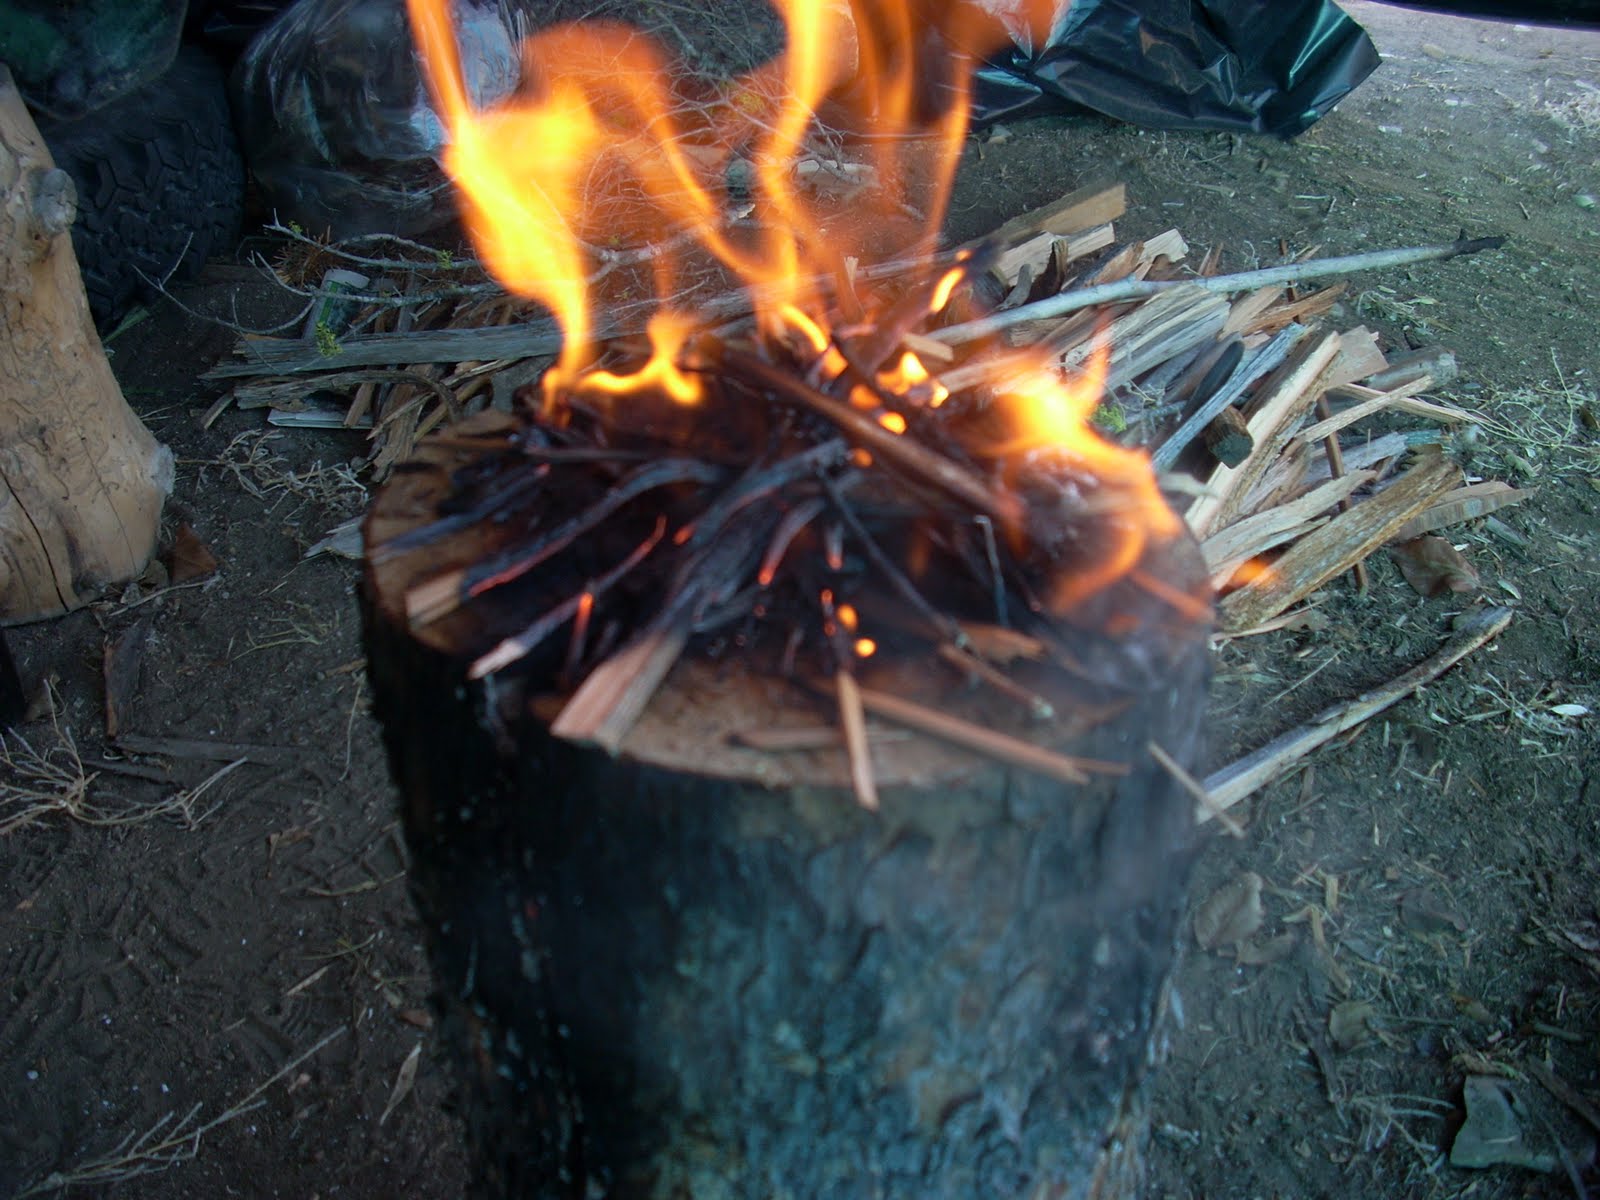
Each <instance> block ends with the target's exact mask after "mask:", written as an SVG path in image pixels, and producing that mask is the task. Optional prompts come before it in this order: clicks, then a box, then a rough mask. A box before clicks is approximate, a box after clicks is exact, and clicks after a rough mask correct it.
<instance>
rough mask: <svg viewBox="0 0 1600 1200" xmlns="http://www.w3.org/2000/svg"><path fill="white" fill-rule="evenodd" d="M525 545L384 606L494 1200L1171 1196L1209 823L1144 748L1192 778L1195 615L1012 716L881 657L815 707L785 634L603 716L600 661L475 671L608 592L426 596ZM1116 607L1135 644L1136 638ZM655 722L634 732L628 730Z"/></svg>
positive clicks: (623, 670) (678, 666) (410, 808)
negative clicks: (409, 601)
mask: <svg viewBox="0 0 1600 1200" xmlns="http://www.w3.org/2000/svg"><path fill="white" fill-rule="evenodd" d="M463 441H464V439H461V438H457V439H455V441H454V443H453V447H452V446H451V445H442V444H437V445H425V448H424V451H423V459H422V462H421V463H419V464H416V465H414V466H413V467H411V468H409V469H408V470H407V471H405V472H403V473H401V474H399V475H397V476H396V478H395V480H394V481H393V482H391V483H390V484H389V485H388V486H387V487H386V488H385V489H384V490H383V491H382V492H381V493H380V494H379V495H378V497H377V498H376V500H375V502H374V506H373V509H372V512H371V515H370V516H369V519H368V524H367V529H366V534H367V544H368V545H369V546H374V547H380V546H382V545H384V544H385V543H391V542H392V541H393V539H394V538H396V537H397V536H400V535H403V534H405V533H406V532H407V531H408V530H412V529H414V528H415V527H416V525H417V524H418V522H419V521H421V520H423V519H426V517H427V515H428V514H431V513H433V512H434V511H435V509H436V507H437V505H438V503H439V501H440V500H441V499H443V498H444V497H445V496H446V495H447V494H448V493H449V490H450V480H451V478H452V476H453V475H456V474H457V473H458V472H459V471H460V470H461V469H462V468H464V467H466V466H468V464H469V463H470V461H472V456H473V454H475V453H479V452H476V451H472V450H469V449H462V448H461V446H462V444H463ZM496 536H497V534H496V531H495V528H494V526H493V523H489V524H488V526H487V527H478V526H472V527H467V528H464V529H461V530H459V531H458V532H456V533H454V534H452V536H450V537H448V538H446V539H444V540H443V541H441V542H438V543H435V544H433V545H430V546H428V547H427V548H426V549H425V550H422V551H417V552H414V553H401V554H394V555H385V554H382V553H379V554H377V555H375V556H374V557H373V558H372V559H369V562H368V565H367V569H366V580H365V588H364V614H365V628H366V640H367V648H368V657H369V664H370V669H371V677H372V680H373V684H374V692H375V696H376V703H377V708H378V712H379V715H380V717H381V719H382V722H383V727H384V731H385V737H386V740H387V743H388V747H389V752H390V761H391V764H392V766H393V769H394V773H395V777H396V780H397V783H398V784H399V788H400V792H401V795H402V800H403V806H404V812H405V828H406V832H407V838H408V841H409V843H410V846H411V849H412V858H413V872H412V874H413V884H414V889H413V890H414V895H415V896H416V898H417V901H418V904H419V907H420V909H421V911H422V915H423V918H424V924H425V926H426V928H427V930H428V939H429V945H430V952H431V955H432V960H433V964H434V971H435V977H436V983H437V987H438V995H439V999H440V1003H441V1007H442V1011H443V1014H444V1016H443V1022H442V1032H443V1037H444V1039H445V1041H446V1044H447V1045H448V1046H450V1047H451V1050H452V1052H453V1054H454V1057H455V1059H456V1062H457V1065H458V1067H459V1068H460V1070H461V1071H462V1074H463V1078H464V1081H465V1084H466V1091H467V1096H468V1099H467V1103H466V1105H465V1108H466V1112H467V1121H468V1128H469V1133H470V1135H471V1138H472V1142H473V1145H474V1147H475V1150H476V1155H477V1161H478V1165H479V1168H480V1170H481V1171H482V1174H483V1179H484V1181H485V1183H486V1184H487V1185H488V1187H489V1190H490V1191H491V1192H498V1193H499V1194H504V1195H514V1194H516V1195H520V1194H561V1195H565V1194H568V1193H567V1191H565V1190H562V1189H564V1188H565V1187H567V1185H565V1184H563V1185H559V1186H558V1185H557V1183H556V1181H557V1180H560V1179H567V1180H569V1181H570V1180H576V1181H577V1182H576V1183H573V1184H572V1185H571V1186H573V1187H575V1188H576V1189H577V1190H576V1192H574V1193H572V1194H578V1195H581V1194H583V1187H584V1186H585V1184H586V1182H589V1181H598V1180H599V1179H600V1178H601V1177H602V1176H603V1177H604V1178H606V1179H607V1180H609V1183H608V1184H607V1186H608V1187H610V1188H611V1189H612V1191H613V1193H614V1194H619V1195H626V1196H629V1197H633V1198H635V1200H656V1198H661V1200H665V1198H666V1197H669V1196H677V1195H683V1194H690V1195H695V1196H697V1197H721V1196H727V1197H737V1196H746V1195H754V1194H761V1195H769V1194H776V1193H778V1192H787V1193H788V1194H793V1195H797V1196H799V1195H807V1196H813V1195H830V1194H831V1195H851V1194H855V1193H854V1192H853V1191H852V1190H851V1189H853V1188H855V1187H856V1185H857V1184H859V1182H860V1181H861V1180H866V1179H871V1180H873V1181H874V1188H875V1191H874V1194H875V1195H881V1196H884V1197H888V1198H891V1200H909V1198H910V1197H914V1196H925V1195H1028V1194H1054V1193H1055V1192H1057V1191H1059V1192H1061V1193H1062V1194H1086V1195H1090V1194H1094V1183H1093V1181H1094V1180H1095V1179H1096V1178H1110V1177H1116V1178H1126V1177H1127V1176H1128V1174H1129V1172H1130V1171H1133V1170H1135V1169H1136V1162H1135V1164H1134V1165H1133V1166H1130V1153H1131V1158H1132V1160H1136V1159H1137V1145H1138V1140H1139V1138H1138V1136H1137V1123H1138V1109H1137V1105H1136V1103H1132V1102H1131V1101H1132V1100H1136V1099H1137V1095H1138V1087H1137V1080H1138V1079H1139V1078H1140V1076H1141V1075H1142V1074H1143V1072H1144V1068H1145V1064H1146V1061H1147V1056H1148V1052H1149V1040H1150V1037H1151V1034H1152V1031H1153V1029H1154V1025H1155V1020H1156V1012H1157V1009H1158V1004H1159V995H1160V990H1161V983H1162V980H1163V979H1164V977H1165V973H1166V970H1167V968H1168V963H1169V956H1170V953H1171V948H1172V946H1173V944H1174V938H1175V934H1176V929H1177V919H1178V913H1179V912H1180V911H1181V906H1182V900H1183V891H1184V880H1185V876H1186V869H1185V868H1186V865H1187V862H1188V860H1189V855H1190V852H1191V849H1190V836H1191V833H1192V829H1193V814H1192V808H1193V805H1192V801H1191V800H1190V799H1189V798H1188V796H1187V795H1186V794H1184V793H1183V792H1182V791H1181V789H1179V788H1178V787H1177V786H1176V784H1175V783H1174V782H1173V777H1172V775H1171V774H1170V773H1169V772H1168V771H1167V770H1166V769H1165V768H1163V767H1162V766H1161V765H1160V764H1159V763H1158V762H1157V761H1156V760H1155V758H1153V757H1152V756H1150V755H1149V754H1148V753H1146V752H1145V750H1144V748H1145V747H1146V745H1147V744H1148V743H1149V742H1150V741H1156V742H1158V743H1159V744H1161V745H1162V746H1163V747H1165V748H1166V749H1167V750H1168V751H1170V752H1171V753H1173V754H1174V755H1176V756H1177V757H1179V758H1181V759H1184V760H1187V761H1192V757H1193V755H1194V752H1195V744H1196V741H1197V738H1198V733H1199V722H1200V713H1201V709H1202V705H1201V703H1200V700H1201V697H1202V695H1203V692H1204V686H1205V677H1206V671H1207V656H1206V646H1205V637H1204V634H1205V629H1204V628H1203V626H1202V624H1201V622H1200V620H1199V619H1198V618H1197V615H1196V614H1195V613H1194V612H1192V611H1190V612H1178V611H1175V610H1174V609H1173V608H1172V607H1171V604H1170V597H1168V598H1165V599H1164V598H1163V597H1162V596H1161V595H1160V594H1158V591H1157V590H1146V589H1143V588H1141V587H1140V586H1139V585H1138V584H1137V583H1135V582H1130V583H1128V584H1127V587H1128V588H1129V589H1131V590H1128V591H1122V592H1119V593H1118V594H1116V595H1108V596H1105V597H1103V598H1101V600H1100V601H1099V602H1098V607H1096V606H1094V605H1091V606H1089V607H1087V608H1086V609H1085V611H1083V612H1082V613H1079V614H1076V617H1077V621H1078V623H1077V624H1067V623H1061V624H1060V625H1058V626H1056V627H1053V628H1051V629H1049V630H1046V631H1041V632H1040V636H1039V637H1034V638H1030V639H1026V640H1027V643H1028V645H1029V646H1031V647H1032V650H1033V654H1032V656H1031V657H1021V658H1015V657H1013V658H1010V659H1002V660H1001V661H1006V662H1007V665H1008V669H1010V670H1013V671H1015V672H1017V675H1018V677H1019V678H1020V679H1021V680H1022V681H1023V683H1024V684H1025V686H1024V687H1021V688H1018V689H1017V690H1016V691H1015V693H1014V694H1013V693H1008V692H1005V691H1001V690H996V689H991V688H989V687H987V686H985V685H983V683H982V681H981V679H980V680H979V681H978V682H977V683H973V682H971V680H972V679H973V678H974V677H973V676H971V675H970V674H969V673H968V672H965V671H961V670H958V669H956V668H954V667H952V666H951V665H950V664H949V662H948V661H947V660H946V659H944V658H941V657H940V656H938V655H937V654H931V653H930V654H926V655H923V656H922V657H921V658H916V659H907V658H904V657H902V658H896V657H895V656H893V655H890V654H886V653H879V654H878V655H876V656H874V657H872V658H870V659H867V660H864V661H860V662H857V663H855V664H854V665H853V668H852V673H851V676H849V677H848V678H850V683H849V684H847V685H845V686H844V688H843V689H842V692H843V693H844V695H843V698H842V699H841V688H840V687H839V685H838V683H837V678H836V677H834V676H832V675H830V674H829V673H828V671H827V670H824V669H820V668H821V664H810V665H809V666H808V665H807V664H805V663H801V664H799V667H798V668H797V670H796V672H795V675H796V676H797V677H798V678H791V677H788V676H786V674H785V671H784V668H783V659H784V655H783V654H782V650H783V645H784V638H783V636H782V633H781V631H779V632H778V633H776V634H771V633H769V634H767V635H766V636H765V637H763V636H761V635H759V633H757V634H752V635H750V636H749V637H748V638H744V639H731V638H730V639H729V640H728V641H727V642H726V643H725V644H724V645H723V646H722V649H721V652H720V653H712V652H710V648H709V647H708V645H707V639H705V638H704V637H702V638H688V639H685V638H683V637H682V636H681V635H678V634H673V633H671V632H669V633H668V634H666V635H664V636H659V637H649V636H646V637H643V638H639V639H638V640H635V641H633V642H631V643H630V642H629V641H628V640H627V638H626V636H625V635H623V636H620V637H619V639H618V640H619V643H620V645H621V650H620V653H619V652H616V651H613V653H612V655H611V657H610V658H609V659H608V660H607V661H608V662H609V663H615V664H619V665H618V666H616V667H615V668H614V669H613V670H610V671H607V670H606V668H602V669H601V672H599V673H598V675H599V679H598V681H596V677H595V676H591V680H590V683H587V684H585V685H583V686H582V687H580V688H578V689H577V690H576V693H575V694H574V693H573V691H572V688H571V685H570V683H568V684H566V685H562V684H560V682H559V677H560V675H561V673H562V670H563V667H562V664H563V663H564V662H565V661H566V660H567V659H568V658H569V657H570V655H569V654H567V653H566V652H565V648H564V647H562V648H561V649H558V650H556V651H553V652H552V653H550V654H548V655H546V656H545V658H544V660H543V664H544V665H543V666H541V667H540V668H539V669H538V670H533V669H532V668H530V667H528V666H527V665H526V664H521V665H519V666H518V667H516V668H512V669H506V670H503V671H499V672H494V673H488V674H486V675H485V676H484V677H483V678H481V679H476V680H473V679H471V678H469V673H470V671H471V665H472V663H474V662H475V661H477V660H478V659H479V658H480V657H481V656H482V655H483V654H484V653H487V652H489V651H492V650H493V649H494V647H496V646H498V645H500V644H502V643H503V642H504V641H505V639H506V638H508V637H510V636H513V635H514V634H515V633H516V632H517V631H518V630H519V629H521V628H525V627H526V626H527V624H528V622H529V621H530V620H533V619H535V618H537V617H538V616H539V614H542V613H549V612H551V611H554V610H557V609H558V608H559V606H560V604H561V603H562V602H563V601H564V600H566V599H567V589H570V588H572V587H574V586H577V587H584V586H588V585H587V584H586V583H585V580H592V579H594V578H595V576H594V575H593V574H592V573H585V574H582V575H580V576H579V577H578V579H577V583H576V585H574V583H573V580H572V578H571V577H570V576H563V575H562V574H561V573H560V572H559V571H554V572H550V573H548V574H542V572H543V568H541V571H535V572H530V573H529V574H528V576H526V577H524V578H520V579H518V580H517V581H516V582H515V583H512V584H508V585H507V586H506V587H504V588H501V589H496V591H495V592H494V593H489V594H486V595H484V596H480V597H477V598H474V599H473V600H472V601H471V602H469V603H467V604H464V605H462V606H461V607H459V608H457V609H455V610H452V611H450V612H448V613H445V614H443V615H441V616H440V617H439V618H438V619H436V620H433V621H430V622H427V623H425V624H422V625H416V624H414V623H413V622H412V621H411V620H409V619H408V616H407V612H406V599H405V598H406V596H407V595H408V594H409V593H411V592H412V591H413V590H414V589H415V587H416V586H417V585H418V584H419V583H421V582H423V581H425V580H426V579H427V578H432V577H449V576H451V575H452V573H456V575H455V577H457V578H459V577H460V575H459V573H461V572H469V571H470V568H471V566H472V564H473V563H474V562H476V561H477V560H479V559H480V558H481V557H483V556H485V555H487V554H490V553H492V552H493V551H494V549H495V538H496ZM636 536H637V531H635V532H633V533H630V534H629V535H628V536H626V537H618V538H617V539H616V540H617V541H618V542H619V543H620V544H623V545H628V544H632V539H633V538H634V537H636ZM1151 553H1152V554H1155V555H1157V556H1158V558H1159V561H1150V562H1147V563H1146V564H1144V570H1145V572H1146V573H1148V575H1149V576H1150V577H1152V578H1160V579H1167V580H1179V581H1181V580H1196V581H1198V580H1200V579H1201V578H1202V577H1203V564H1202V563H1201V561H1200V559H1199V556H1198V554H1197V552H1196V550H1195V548H1194V547H1193V545H1192V544H1191V543H1189V542H1187V541H1176V542H1173V543H1170V544H1169V545H1167V546H1165V547H1163V548H1161V549H1159V550H1152V551H1151ZM601 557H604V556H601ZM499 593H505V594H504V595H501V594H499ZM1113 615H1115V616H1119V617H1126V616H1129V615H1134V616H1136V618H1137V619H1135V620H1133V621H1132V623H1131V625H1130V626H1128V627H1126V628H1125V629H1124V632H1123V633H1122V634H1121V635H1120V636H1112V635H1110V634H1109V633H1107V632H1106V631H1107V629H1108V628H1118V626H1115V625H1114V623H1113V622H1112V621H1111V618H1112V616H1113ZM876 616H877V614H874V613H868V612H865V611H864V612H863V620H867V619H872V618H875V617H876ZM594 636H599V634H594ZM1041 639H1042V640H1041ZM663 646H670V648H671V654H670V655H669V654H667V652H666V650H664V649H663V648H662V647H663ZM663 663H664V664H665V666H666V667H667V668H669V669H667V670H666V671H665V675H664V678H662V679H660V680H659V686H658V685H657V684H658V681H657V680H655V679H652V678H650V676H651V675H652V674H653V672H654V671H655V670H656V669H657V668H660V667H661V666H662V665H663ZM857 677H858V678H859V686H858V685H857ZM591 687H592V688H593V689H594V694H593V695H586V693H588V692H589V691H590V689H591ZM640 694H643V695H645V697H646V700H647V702H645V703H643V704H642V706H641V707H640V709H639V711H638V713H637V719H636V720H630V722H629V723H628V728H627V729H626V731H625V732H623V733H621V734H618V733H617V731H616V729H615V728H613V727H611V726H610V725H609V724H608V720H609V718H610V716H611V715H613V714H615V713H616V712H617V711H619V705H620V706H621V707H623V708H625V707H626V706H627V705H628V704H631V703H632V700H631V699H629V697H633V698H634V699H637V697H638V695H640ZM1041 696H1042V697H1044V699H1045V701H1046V704H1045V706H1044V707H1045V709H1046V711H1049V712H1053V713H1055V714H1057V716H1056V717H1055V719H1053V720H1044V719H1041V717H1040V716H1039V712H1040V706H1039V705H1038V704H1037V703H1034V702H1033V701H1035V700H1037V699H1038V698H1039V697H1041ZM842 709H849V712H848V713H846V723H844V724H841V720H840V713H841V710H842ZM558 713H559V716H558V715H557V714H558ZM552 721H553V724H552ZM826 726H832V727H834V728H835V729H836V730H838V736H836V737H833V738H827V737H823V738H818V737H817V736H816V732H817V730H818V729H819V728H820V727H826ZM974 730H977V731H978V734H977V736H976V737H974V733H973V731H974ZM575 731H576V732H577V733H578V734H580V735H581V736H580V737H578V738H576V739H575V738H574V736H571V735H573V734H574V732H575ZM785 731H790V732H793V733H795V734H796V735H797V736H794V737H790V738H784V737H775V736H771V735H775V734H782V733H783V732H785ZM891 735H892V736H891ZM963 739H966V740H963ZM775 745H780V746H785V747H786V748H785V749H783V750H782V751H778V752H774V751H772V750H770V749H765V748H764V749H756V748H755V747H758V746H759V747H772V746H775ZM1097 760H1110V761H1109V762H1106V761H1097ZM1063 764H1065V765H1063ZM1069 766H1070V771H1069V770H1068V767H1069ZM1116 772H1121V773H1116ZM869 776H870V777H869ZM1068 780H1071V782H1068ZM868 802H870V803H868ZM874 805H875V807H874ZM984 1096H987V1097H992V1098H994V1103H996V1104H1002V1105H1003V1106H1004V1109H1005V1112H1006V1114H1007V1115H1006V1117H1005V1120H1004V1122H1001V1123H999V1124H997V1122H996V1119H995V1116H994V1112H993V1111H992V1110H991V1108H987V1107H985V1104H986V1103H987V1102H981V1101H979V1100H977V1099H975V1098H976V1097H984ZM1119 1123H1123V1124H1124V1125H1125V1126H1126V1128H1127V1129H1128V1131H1129V1136H1128V1138H1127V1139H1126V1140H1124V1141H1119V1142H1117V1143H1116V1144H1115V1145H1108V1144H1107V1141H1106V1133H1105V1131H1106V1130H1107V1129H1110V1128H1113V1127H1114V1126H1117V1125H1118V1124H1119ZM1129 1147H1133V1149H1132V1150H1131V1152H1130V1150H1129ZM752 1181H758V1182H752ZM541 1189H543V1190H541ZM550 1189H556V1190H554V1191H552V1190H550ZM752 1189H755V1190H752Z"/></svg>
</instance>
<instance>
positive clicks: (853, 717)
mask: <svg viewBox="0 0 1600 1200" xmlns="http://www.w3.org/2000/svg"><path fill="white" fill-rule="evenodd" d="M833 690H834V695H835V697H836V698H837V699H838V702H839V725H840V727H841V728H842V729H843V730H844V745H845V750H846V752H847V754H848V756H849V759H850V786H851V787H852V788H853V789H855V793H856V803H857V804H859V805H861V807H862V808H864V809H866V810H867V811H868V812H877V811H878V784H877V781H876V780H875V779H874V778H873V775H872V750H871V749H870V748H869V747H868V745H867V714H866V710H865V709H864V708H863V707H862V705H861V685H860V684H858V683H857V682H856V677H855V676H854V675H852V674H851V673H850V669H849V668H848V667H840V668H839V669H838V670H837V671H835V672H834V673H833Z"/></svg>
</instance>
